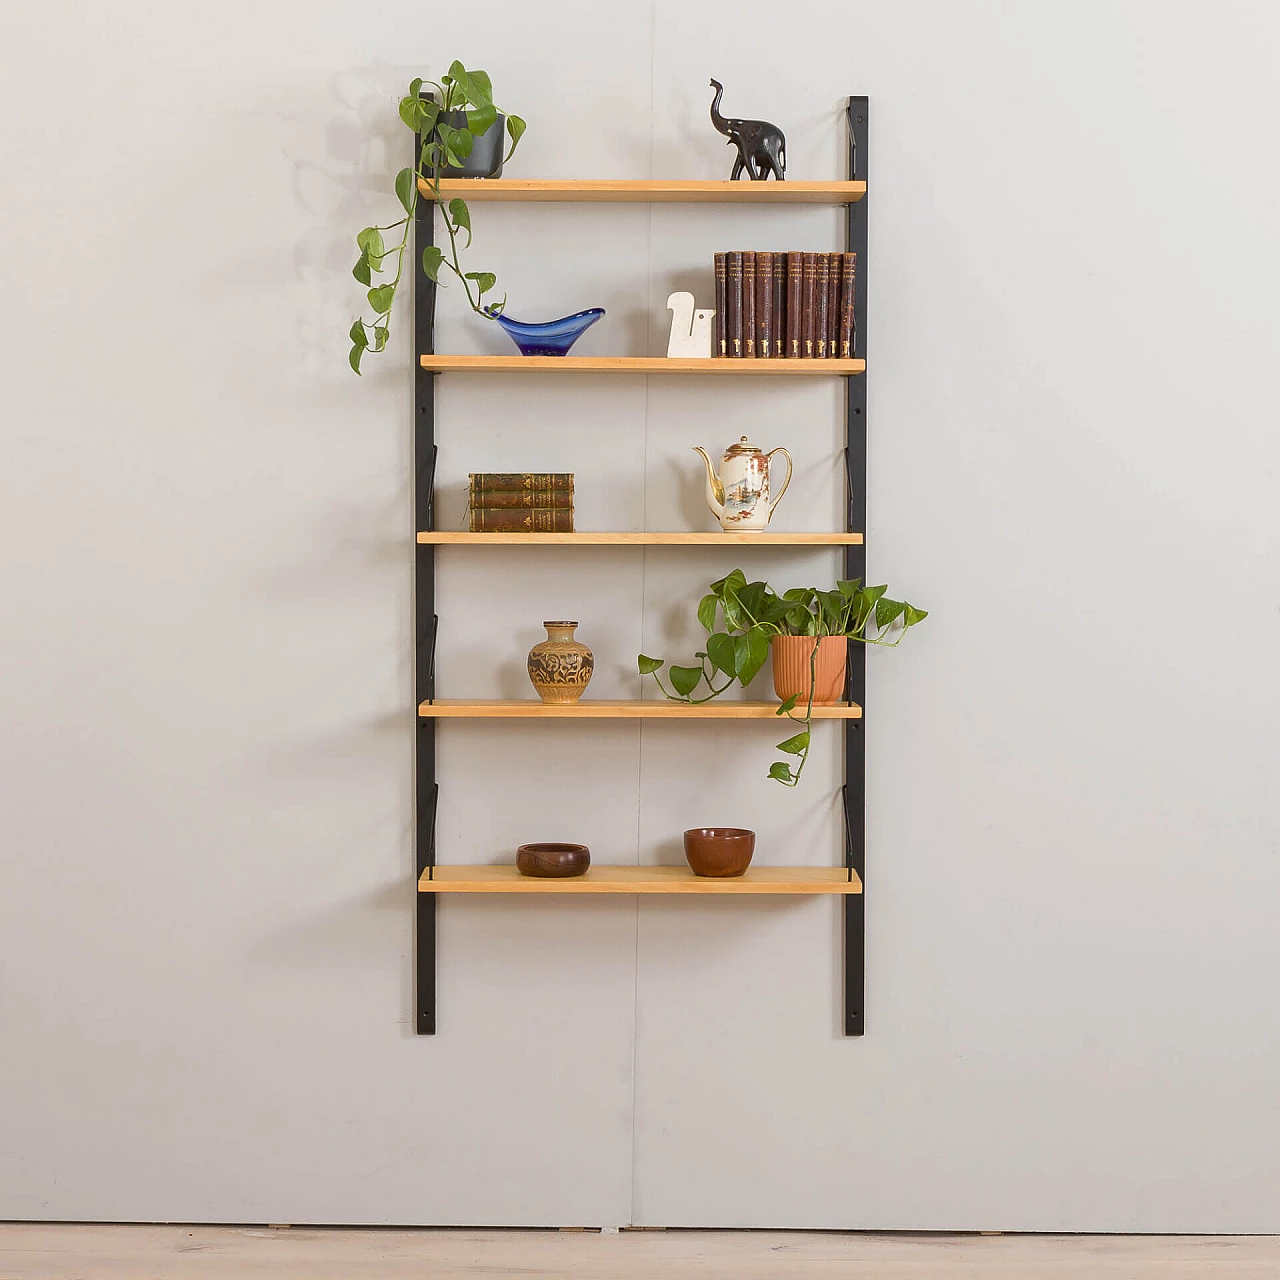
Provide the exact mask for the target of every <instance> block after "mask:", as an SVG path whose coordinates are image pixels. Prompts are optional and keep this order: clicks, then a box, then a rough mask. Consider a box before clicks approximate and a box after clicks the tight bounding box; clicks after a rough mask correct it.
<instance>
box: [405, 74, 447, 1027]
mask: <svg viewBox="0 0 1280 1280" xmlns="http://www.w3.org/2000/svg"><path fill="white" fill-rule="evenodd" d="M424 96H425V95H424ZM422 142H423V139H422V138H421V137H419V138H418V140H417V145H418V148H419V153H418V154H421V146H422ZM417 159H418V156H417V155H415V156H414V161H415V168H416V162H417ZM413 242H414V243H413V253H412V255H411V256H412V261H411V262H410V263H409V271H410V274H411V275H412V277H413V361H414V381H413V477H414V480H413V517H414V548H415V550H414V555H415V565H414V584H413V585H414V592H413V618H414V687H415V691H416V693H417V700H418V702H430V701H432V700H433V699H434V698H435V696H436V688H435V685H436V676H435V662H436V631H437V628H438V625H439V618H438V617H437V616H436V553H435V548H434V547H431V546H422V545H420V544H419V543H418V540H417V531H418V530H419V529H421V530H426V529H434V528H435V478H436V399H435V375H434V374H432V373H428V372H427V370H425V369H424V368H423V367H422V362H421V360H420V359H419V357H420V356H422V355H424V354H429V353H431V352H433V351H435V322H436V286H435V285H434V284H433V283H432V281H431V280H430V279H429V278H428V277H427V275H426V273H425V272H424V271H423V270H422V251H423V250H424V249H425V248H426V247H427V246H428V245H430V244H434V243H435V202H434V201H432V200H430V199H428V198H426V197H424V196H421V195H420V196H419V197H418V201H417V204H416V205H415V209H414V215H413ZM414 712H415V715H417V708H416V707H415V708H414ZM417 721H418V731H417V752H416V760H415V786H414V792H415V795H414V800H415V804H414V853H415V856H414V864H415V869H416V874H415V876H414V897H415V898H416V899H417V912H416V921H415V932H414V955H415V961H414V1011H415V1016H414V1029H415V1030H416V1031H417V1033H418V1034H419V1035H420V1036H431V1035H435V1031H436V897H437V895H436V894H434V893H421V892H418V881H419V880H421V878H422V875H423V873H424V872H426V873H428V876H429V875H430V872H431V871H432V869H433V868H434V867H435V865H436V802H437V798H438V796H439V791H440V789H439V787H438V786H437V785H436V722H435V719H434V717H428V716H421V715H417Z"/></svg>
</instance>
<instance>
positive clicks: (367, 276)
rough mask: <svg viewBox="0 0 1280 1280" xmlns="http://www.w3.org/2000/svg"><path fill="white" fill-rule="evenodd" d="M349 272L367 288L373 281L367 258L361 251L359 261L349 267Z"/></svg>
mask: <svg viewBox="0 0 1280 1280" xmlns="http://www.w3.org/2000/svg"><path fill="white" fill-rule="evenodd" d="M351 274H352V275H353V276H355V278H356V279H357V280H359V281H360V283H361V284H362V285H364V287H365V288H366V289H367V288H368V287H369V286H370V285H371V284H372V283H373V273H372V272H371V271H370V269H369V259H368V258H367V257H365V255H364V254H363V253H362V254H361V255H360V261H359V262H357V263H356V265H355V266H354V267H352V268H351Z"/></svg>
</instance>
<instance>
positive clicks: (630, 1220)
mask: <svg viewBox="0 0 1280 1280" xmlns="http://www.w3.org/2000/svg"><path fill="white" fill-rule="evenodd" d="M657 29H658V0H649V174H648V176H649V177H650V178H652V177H653V141H654V126H653V111H654V106H655V104H656V102H657V77H658V41H657ZM645 304H646V313H647V315H648V317H649V323H648V324H646V326H645V353H646V354H647V355H648V354H652V351H651V350H650V348H651V347H652V338H651V336H650V335H651V325H652V316H653V205H652V204H648V205H646V206H645ZM649 385H650V379H649V376H648V375H647V374H646V375H645V380H644V441H643V448H642V453H641V468H640V520H641V526H642V527H648V524H649ZM648 568H649V552H648V550H647V548H644V547H641V548H640V644H641V652H643V646H644V620H645V586H646V578H647V573H648ZM641 692H643V690H642V691H641ZM636 729H637V731H638V733H639V740H638V742H637V745H636V862H637V863H639V861H640V833H641V829H642V828H641V823H640V802H641V799H642V797H643V793H644V721H643V720H639V721H637V722H636ZM640 902H641V895H640V894H636V895H635V916H634V917H633V920H634V928H635V955H634V958H633V966H632V974H631V1159H630V1176H629V1179H628V1185H627V1193H628V1194H627V1225H628V1226H635V1221H636V1064H637V1062H638V1061H639V1057H640V1055H639V1052H638V1044H637V1042H638V1040H639V1037H640Z"/></svg>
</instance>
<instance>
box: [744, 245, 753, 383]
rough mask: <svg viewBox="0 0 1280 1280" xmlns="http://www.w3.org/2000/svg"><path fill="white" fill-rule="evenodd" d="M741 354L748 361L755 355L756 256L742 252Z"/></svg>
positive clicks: (748, 251)
mask: <svg viewBox="0 0 1280 1280" xmlns="http://www.w3.org/2000/svg"><path fill="white" fill-rule="evenodd" d="M742 354H743V355H744V356H746V357H747V359H748V360H751V359H754V358H755V354H756V255H755V251H754V250H751V249H744V250H743V252H742Z"/></svg>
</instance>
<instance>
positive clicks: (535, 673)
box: [529, 622, 596, 702]
mask: <svg viewBox="0 0 1280 1280" xmlns="http://www.w3.org/2000/svg"><path fill="white" fill-rule="evenodd" d="M542 625H543V626H544V627H546V629H547V638H546V639H545V640H543V641H542V642H541V643H539V644H535V645H534V646H533V648H532V649H530V650H529V679H530V680H532V681H533V687H534V688H535V689H537V691H538V697H540V698H541V699H542V700H543V702H577V701H578V699H579V698H581V697H582V694H583V692H584V690H585V689H586V687H587V685H588V684H590V683H591V673H592V671H594V670H595V665H596V660H595V655H594V654H592V652H591V650H590V649H588V648H587V646H586V645H585V644H582V643H581V642H580V641H578V640H575V639H574V638H573V633H574V630H575V628H576V627H577V625H578V624H577V623H576V622H544V623H543V624H542Z"/></svg>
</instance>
